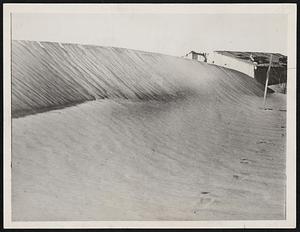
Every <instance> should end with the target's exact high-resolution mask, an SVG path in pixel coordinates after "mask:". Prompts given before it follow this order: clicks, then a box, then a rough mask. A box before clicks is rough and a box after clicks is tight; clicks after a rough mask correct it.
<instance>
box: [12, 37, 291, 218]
mask: <svg viewBox="0 0 300 232" xmlns="http://www.w3.org/2000/svg"><path fill="white" fill-rule="evenodd" d="M13 51H14V52H13V80H12V83H13V90H12V93H13V99H12V100H13V101H12V104H13V105H12V107H13V115H14V116H16V117H17V116H22V115H23V116H24V115H26V114H31V113H34V112H39V111H44V110H49V109H51V108H52V107H59V106H60V105H61V106H64V105H69V104H73V103H77V102H83V101H88V100H94V99H96V101H90V102H86V103H83V104H79V105H76V106H72V107H68V108H65V109H58V110H52V111H48V112H44V113H40V114H34V115H27V116H25V117H19V118H14V119H13V120H12V134H13V137H12V193H13V195H12V211H13V215H12V216H13V220H25V221H26V220H30V221H48V220H50V221H51V220H56V221H59V220H106V221H109V220H227V219H230V220H241V219H244V220H255V219H265V220H266V219H284V218H285V178H286V177H285V117H286V112H285V98H284V97H285V96H284V95H281V94H269V96H268V102H267V103H268V105H267V107H268V110H264V109H262V103H263V98H262V96H263V86H261V85H260V84H258V83H256V82H255V80H253V79H251V78H250V77H248V76H246V75H243V74H241V73H239V72H235V71H232V70H228V69H224V68H219V67H217V66H213V65H208V64H205V63H200V62H195V61H192V60H185V59H181V58H176V57H171V56H165V55H160V54H152V53H144V52H139V51H132V50H127V49H115V48H101V47H93V46H79V45H71V44H68V45H66V44H63V45H62V47H61V46H60V45H59V44H56V43H42V44H41V45H39V44H38V43H35V42H16V41H15V42H14V44H13ZM20 62H21V63H20ZM19 63H20V64H19Z"/></svg>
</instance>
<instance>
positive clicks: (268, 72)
mask: <svg viewBox="0 0 300 232" xmlns="http://www.w3.org/2000/svg"><path fill="white" fill-rule="evenodd" d="M271 65H272V54H271V55H270V62H269V67H268V71H267V78H266V85H265V94H264V108H265V107H266V101H267V90H268V83H269V76H270V70H271Z"/></svg>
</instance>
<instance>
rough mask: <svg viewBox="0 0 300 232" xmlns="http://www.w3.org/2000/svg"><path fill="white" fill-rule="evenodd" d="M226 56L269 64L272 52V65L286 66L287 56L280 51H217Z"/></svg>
mask: <svg viewBox="0 0 300 232" xmlns="http://www.w3.org/2000/svg"><path fill="white" fill-rule="evenodd" d="M215 52H216V53H219V54H222V55H224V56H229V57H233V58H235V59H238V60H242V61H244V62H247V63H253V62H256V63H257V66H265V65H269V62H270V55H271V54H272V66H280V67H281V66H286V65H287V56H284V55H282V54H280V53H266V52H239V51H215Z"/></svg>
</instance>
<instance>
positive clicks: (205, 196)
mask: <svg viewBox="0 0 300 232" xmlns="http://www.w3.org/2000/svg"><path fill="white" fill-rule="evenodd" d="M215 202H216V198H215V197H213V196H211V195H210V192H201V196H200V199H199V201H198V202H197V204H196V206H195V209H194V210H193V212H194V214H196V213H197V212H199V211H200V210H202V209H207V208H209V206H211V205H212V204H213V203H215Z"/></svg>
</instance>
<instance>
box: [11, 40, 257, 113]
mask: <svg viewBox="0 0 300 232" xmlns="http://www.w3.org/2000/svg"><path fill="white" fill-rule="evenodd" d="M207 67H208V65H206V64H202V65H199V62H196V61H190V60H184V59H182V58H176V57H172V56H166V55H161V54H154V53H147V52H141V51H134V50H129V49H121V48H107V47H99V46H88V45H78V44H58V43H50V42H40V43H39V42H32V41H13V43H12V115H13V117H16V116H22V115H25V114H30V113H33V112H39V111H43V110H48V109H49V108H53V107H61V106H64V105H70V104H74V103H78V102H84V101H87V100H94V99H98V98H120V97H121V98H126V99H127V98H129V99H140V100H149V99H158V100H161V99H170V98H172V97H174V96H175V97H176V96H178V95H182V94H185V92H186V91H188V92H191V91H193V90H195V89H196V92H199V88H200V90H201V91H202V92H203V95H206V92H207V91H206V89H207V87H211V86H212V85H214V84H217V85H219V86H220V85H223V87H226V86H224V85H228V87H231V88H232V89H233V91H235V88H236V87H238V86H239V90H238V91H243V92H244V93H255V94H261V92H260V91H259V90H258V88H260V87H261V86H259V87H258V85H256V84H255V83H254V82H253V81H252V80H250V79H249V78H245V80H240V75H239V77H236V78H230V79H229V80H231V81H232V82H231V83H227V82H228V78H229V77H227V76H226V75H225V74H224V72H222V71H220V70H219V69H217V68H213V66H209V68H207ZM199 78H200V79H202V81H201V83H199V82H198V79H199ZM220 79H224V80H221V83H219V80H220ZM216 82H217V83H216ZM195 85H196V86H195ZM220 87H222V86H220ZM248 87H249V88H251V90H248ZM216 88H217V87H216ZM226 88H227V87H226ZM242 88H244V89H242ZM222 91H224V90H222ZM227 92H229V91H227Z"/></svg>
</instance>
